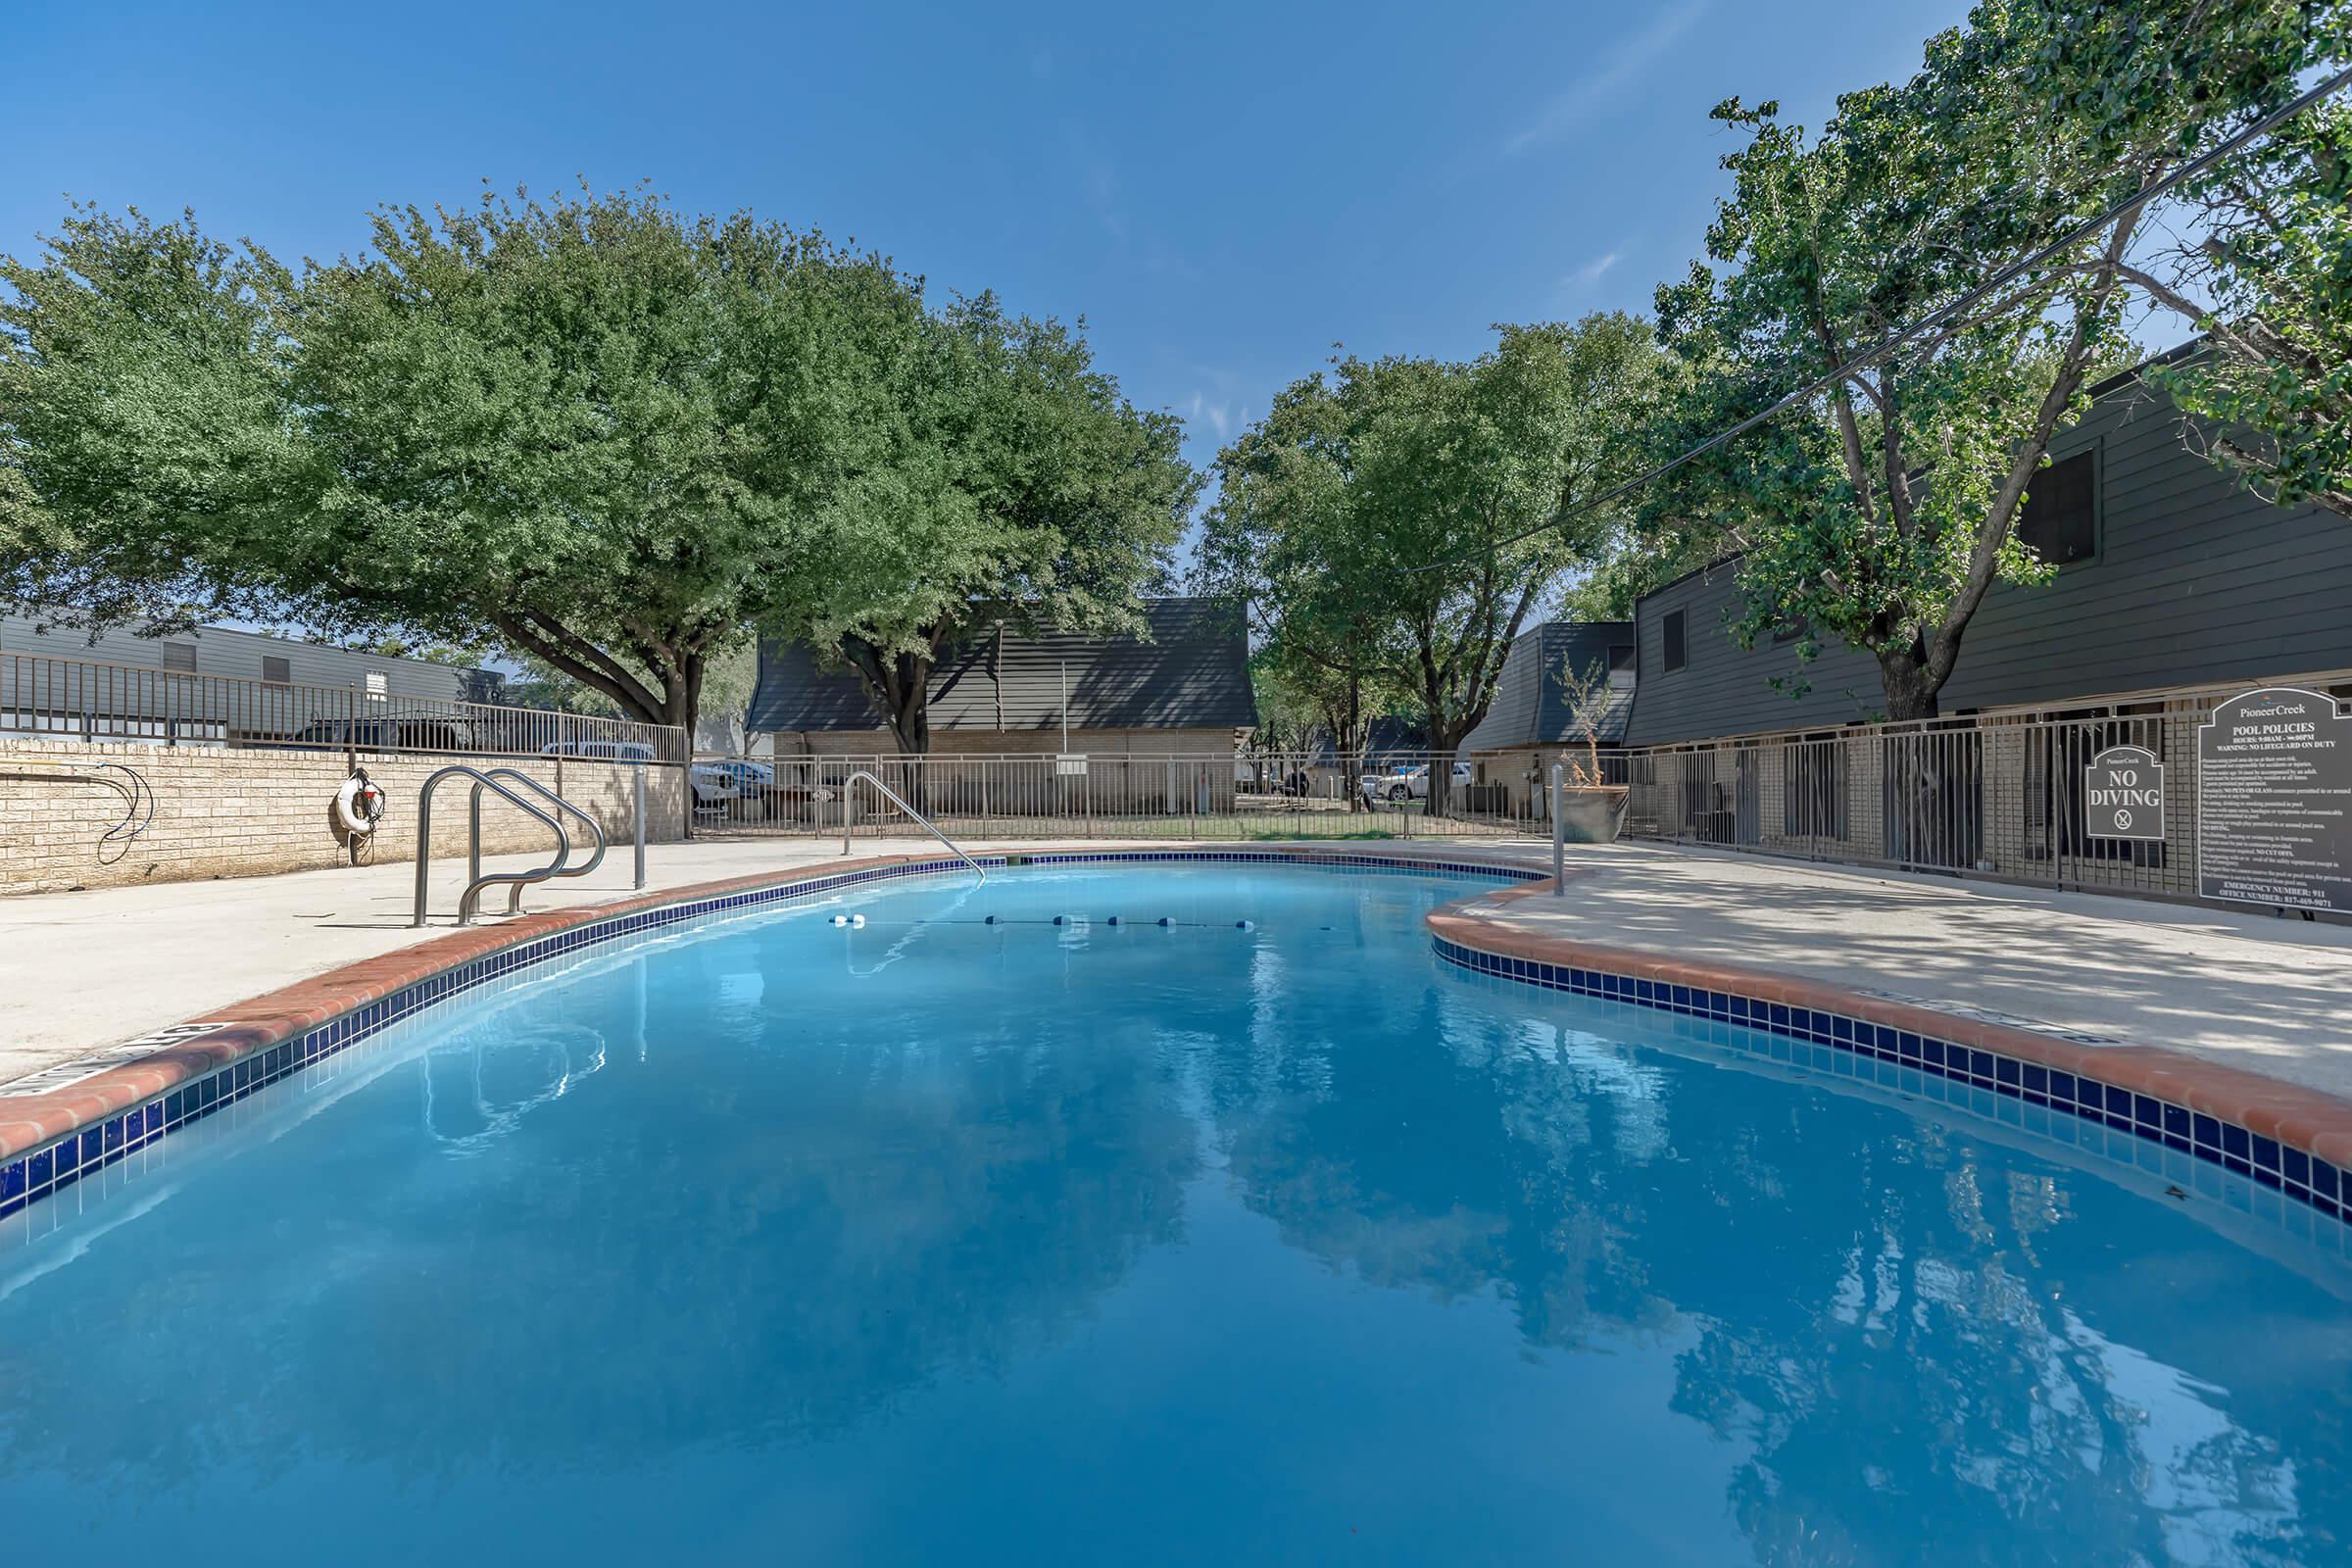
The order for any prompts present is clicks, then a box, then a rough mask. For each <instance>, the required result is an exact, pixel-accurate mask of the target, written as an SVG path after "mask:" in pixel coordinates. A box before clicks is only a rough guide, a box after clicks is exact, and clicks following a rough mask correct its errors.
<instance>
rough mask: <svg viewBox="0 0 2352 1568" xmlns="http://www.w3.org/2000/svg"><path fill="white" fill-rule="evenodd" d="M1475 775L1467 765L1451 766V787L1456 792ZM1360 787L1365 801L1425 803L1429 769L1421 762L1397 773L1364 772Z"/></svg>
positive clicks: (1427, 794) (1458, 763) (1427, 792)
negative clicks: (1419, 764)
mask: <svg viewBox="0 0 2352 1568" xmlns="http://www.w3.org/2000/svg"><path fill="white" fill-rule="evenodd" d="M1477 776H1478V774H1477V772H1476V770H1474V769H1473V768H1472V767H1471V766H1470V764H1469V763H1468V762H1456V763H1454V764H1453V787H1454V789H1455V790H1456V791H1457V792H1458V791H1459V790H1460V789H1461V788H1462V786H1463V785H1465V784H1468V783H1469V782H1470V781H1471V780H1472V779H1474V778H1476V777H1477ZM1362 787H1363V792H1364V799H1365V800H1367V801H1394V802H1396V803H1397V804H1398V805H1402V804H1403V803H1404V802H1406V801H1426V800H1428V799H1429V767H1428V764H1426V763H1424V764H1423V765H1421V766H1419V767H1414V768H1407V769H1405V770H1403V771H1402V772H1397V773H1366V774H1365V775H1364V782H1363V786H1362Z"/></svg>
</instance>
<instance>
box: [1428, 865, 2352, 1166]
mask: <svg viewBox="0 0 2352 1568" xmlns="http://www.w3.org/2000/svg"><path fill="white" fill-rule="evenodd" d="M1553 886H1554V884H1553V883H1552V881H1551V879H1550V878H1548V877H1546V878H1544V880H1543V881H1541V882H1531V883H1526V884H1523V885H1521V886H1519V887H1514V888H1504V889H1498V890H1496V891H1494V892H1489V893H1480V894H1476V895H1474V896H1472V897H1470V898H1467V899H1459V900H1456V901H1455V902H1453V903H1451V904H1446V905H1442V906H1440V907H1438V908H1436V909H1433V910H1431V911H1430V912H1429V914H1428V916H1427V921H1428V924H1429V928H1430V930H1431V932H1432V933H1433V934H1435V935H1437V936H1440V937H1443V938H1445V939H1446V941H1448V942H1452V943H1455V944H1457V945H1458V946H1461V947H1464V948H1470V949H1473V950H1475V951H1477V952H1480V953H1484V954H1488V955H1490V956H1495V957H1501V958H1525V959H1532V960H1535V961H1537V962H1542V963H1550V964H1564V965H1567V966H1570V967H1572V968H1579V969H1597V970H1603V971H1606V972H1609V973H1613V974H1620V975H1630V976H1632V977H1634V978H1635V979H1637V980H1649V981H1653V982H1654V981H1660V980H1662V981H1664V982H1666V983H1667V984H1669V985H1677V986H1691V987H1699V988H1704V989H1706V990H1709V991H1723V992H1733V993H1737V994H1739V995H1741V996H1746V997H1751V998H1757V999H1760V1000H1762V1001H1765V1002H1773V1003H1781V1004H1785V1005H1788V1006H1790V1007H1805V1008H1809V1009H1815V1010H1819V1011H1825V1012H1836V1013H1843V1014H1844V1015H1845V1016H1847V1017H1849V1018H1858V1019H1863V1020H1866V1021H1868V1022H1870V1023H1873V1024H1883V1025H1886V1026H1887V1027H1890V1028H1894V1029H1898V1030H1904V1031H1908V1032H1910V1033H1914V1034H1921V1035H1933V1036H1935V1037H1936V1038H1937V1039H1941V1040H1949V1041H1952V1042H1955V1043H1957V1044H1960V1045H1965V1046H1971V1047H1974V1048H1977V1049H1979V1050H1983V1051H1992V1052H1998V1053H2000V1054H2004V1055H2009V1056H2015V1057H2017V1058H2019V1059H2020V1060H2022V1061H2028V1062H2034V1063H2037V1064H2039V1065H2041V1066H2045V1067H2050V1068H2054V1069H2056V1070H2057V1071H2060V1072H2068V1073H2074V1074H2076V1075H2078V1076H2080V1077H2084V1078H2091V1079H2095V1080H2097V1081H2099V1082H2101V1083H2105V1084H2111V1085H2114V1086H2116V1087H2118V1088H2123V1089H2129V1090H2131V1091H2133V1092H2134V1093H2137V1094H2142V1095H2148V1096H2151V1097H2153V1098H2155V1099H2157V1100H2168V1101H2171V1102H2172V1103H2174V1104H2176V1105H2185V1106H2187V1107H2188V1108H2189V1109H2191V1110H2194V1111H2201V1112H2203V1113H2204V1114H2205V1115H2208V1116H2211V1117H2214V1118H2215V1119H2216V1120H2219V1121H2223V1122H2228V1123H2232V1124H2234V1125H2236V1126H2239V1127H2243V1128H2245V1129H2246V1130H2247V1131H2249V1132H2253V1133H2258V1134H2260V1135H2261V1136H2263V1137H2265V1138H2275V1139H2277V1140H2278V1142H2280V1143H2281V1144H2285V1145H2288V1146H2290V1147H2292V1148H2296V1149H2300V1150H2302V1151H2303V1152H2306V1153H2309V1154H2314V1155H2317V1156H2318V1157H2319V1158H2321V1159H2325V1160H2327V1161H2328V1162H2329V1163H2330V1164H2333V1165H2336V1166H2339V1167H2344V1168H2352V1102H2347V1101H2344V1100H2339V1099H2338V1098H2336V1097H2335V1096H2333V1095H2330V1094H2327V1093H2325V1092H2324V1091H2321V1090H2317V1089H2306V1088H2304V1087H2302V1086H2301V1085H2298V1084H2290V1083H2286V1082H2284V1081H2282V1080H2280V1079H2278V1078H2273V1077H2270V1076H2268V1075H2267V1074H2264V1073H2259V1072H2252V1071H2249V1070H2247V1069H2245V1068H2242V1067H2231V1066H2228V1065H2225V1064H2223V1063H2221V1062H2213V1061H2206V1060H2204V1059H2203V1058H2201V1057H2197V1056H2191V1055H2189V1054H2186V1053H2183V1052H2179V1051H2168V1050H2165V1049H2164V1048H2162V1047H2158V1046H2145V1045H2132V1044H2130V1043H2125V1044H2119V1045H2112V1046H2104V1045H2100V1046H2094V1045H2082V1044H2078V1043H2077V1042H2075V1041H2072V1040H2067V1039H2062V1038H2060V1037H2059V1036H2056V1035H2050V1034H2042V1033H2038V1032H2036V1031H2034V1030H2032V1029H2025V1028H2019V1027H2017V1026H2015V1025H2012V1024H2005V1023H1999V1022H1995V1021H1993V1020H1991V1019H1986V1018H1974V1017H1970V1016H1968V1015H1967V1014H1965V1013H1957V1012H1944V1011H1940V1010H1938V1009H1936V1007H1933V1006H1931V1005H1926V1004H1921V1003H1907V1002H1898V1001H1895V1000H1892V999H1890V998H1887V997H1875V996H1870V995H1867V994H1865V993H1863V992H1859V991H1852V990H1848V989H1846V988H1845V987H1843V986H1838V985H1832V984H1830V983H1829V982H1827V981H1822V980H1813V979H1807V978H1801V977H1798V976H1795V975H1783V974H1775V973H1772V972H1771V971H1769V970H1765V969H1750V968H1745V967H1743V966H1740V965H1738V964H1728V963H1714V962H1704V961H1701V960H1698V959H1694V958H1683V957H1675V956H1666V955H1661V954H1658V953H1656V952H1651V951H1645V950H1642V949H1639V948H1618V947H1610V946H1608V945H1606V944H1604V943H1597V942H1583V941H1578V940H1575V939H1572V938H1568V937H1556V936H1550V935H1546V934H1544V933H1540V932H1535V931H1530V930H1528V929H1527V928H1526V927H1524V926H1520V925H1515V924H1513V923H1511V922H1510V920H1509V919H1508V917H1507V910H1508V908H1509V906H1510V905H1512V904H1514V903H1516V902H1518V901H1520V900H1522V899H1528V898H1534V897H1538V896H1548V895H1549V894H1550V893H1551V892H1552V889H1553Z"/></svg>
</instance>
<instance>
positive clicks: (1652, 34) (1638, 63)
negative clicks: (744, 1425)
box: [1502, 0, 1706, 156]
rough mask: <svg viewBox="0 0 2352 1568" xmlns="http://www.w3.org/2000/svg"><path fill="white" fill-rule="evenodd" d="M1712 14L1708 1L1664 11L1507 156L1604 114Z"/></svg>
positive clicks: (1513, 139) (1522, 134)
mask: <svg viewBox="0 0 2352 1568" xmlns="http://www.w3.org/2000/svg"><path fill="white" fill-rule="evenodd" d="M1704 10H1706V5H1705V3H1704V0H1686V3H1685V4H1682V5H1678V6H1675V7H1673V8H1672V9H1671V10H1667V11H1663V12H1660V13H1659V15H1658V17H1657V20H1656V21H1654V22H1652V23H1651V24H1650V25H1648V26H1646V27H1644V28H1642V30H1641V31H1640V32H1637V33H1635V34H1633V35H1632V36H1631V37H1629V38H1626V39H1625V40H1623V41H1622V42H1620V43H1619V44H1618V45H1617V47H1616V48H1615V49H1613V50H1611V51H1610V52H1609V54H1608V56H1607V58H1606V59H1604V60H1603V61H1602V62H1601V65H1600V69H1599V70H1597V71H1595V72H1593V73H1592V74H1591V75H1589V76H1587V77H1586V78H1585V79H1584V80H1582V81H1580V82H1578V83H1577V84H1576V85H1575V86H1573V87H1570V88H1569V89H1568V90H1567V91H1565V92H1562V93H1559V94H1557V95H1555V96H1554V97H1553V98H1552V99H1551V101H1550V102H1549V103H1546V104H1545V105H1544V109H1543V112H1542V113H1541V114H1539V115H1537V116H1536V118H1535V119H1534V120H1533V121H1530V122H1529V123H1527V125H1526V126H1524V127H1523V128H1521V129H1520V130H1519V131H1517V132H1516V133H1514V134H1513V135H1511V136H1510V137H1509V138H1508V139H1506V140H1505V141H1504V142H1503V144H1502V150H1503V153H1504V155H1505V156H1511V155H1515V154H1518V153H1523V152H1525V151H1527V150H1528V149H1529V148H1530V147H1535V146H1539V145H1541V144H1543V143H1544V142H1547V141H1552V140H1555V139H1557V138H1558V137H1559V136H1561V135H1562V134H1564V133H1565V132H1567V131H1569V130H1571V129H1573V128H1574V127H1575V126H1576V125H1577V124H1579V123H1582V122H1583V121H1584V120H1585V119H1586V118H1587V117H1588V116H1590V115H1591V114H1593V112H1594V111H1595V110H1597V109H1599V108H1600V107H1601V106H1602V104H1603V103H1604V102H1605V101H1606V100H1607V98H1608V96H1609V95H1610V94H1611V93H1613V92H1615V91H1616V90H1617V89H1618V88H1620V87H1622V86H1624V85H1625V84H1626V83H1627V82H1629V81H1631V80H1633V79H1634V78H1635V77H1636V76H1638V75H1640V74H1641V73H1642V72H1643V71H1645V70H1647V69H1648V68H1649V66H1650V65H1652V64H1653V63H1654V62H1655V61H1656V60H1657V59H1658V57H1659V56H1661V55H1663V54H1665V53H1666V51H1667V50H1669V49H1671V48H1673V47H1674V45H1675V43H1676V42H1677V40H1679V39H1680V38H1681V37H1682V35H1683V34H1684V33H1686V32H1689V31H1690V30H1691V26H1692V25H1694V24H1695V23H1696V22H1697V21H1698V18H1699V13H1701V12H1703V11H1704Z"/></svg>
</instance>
